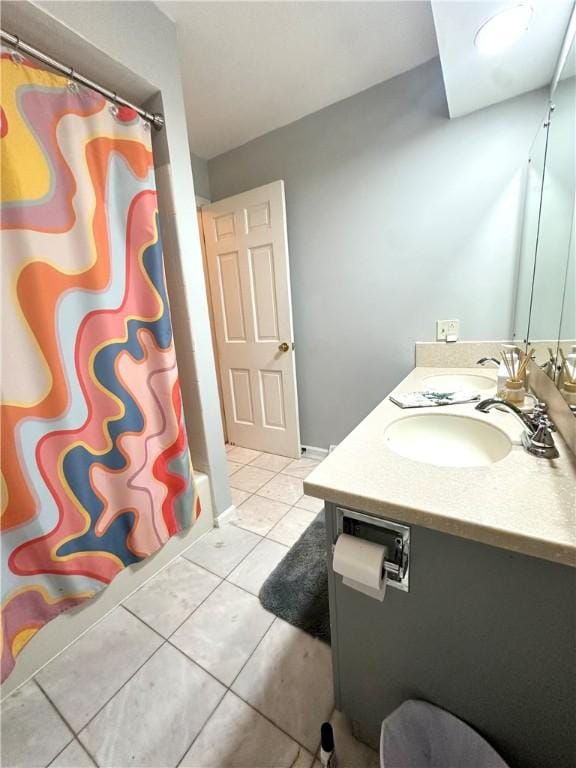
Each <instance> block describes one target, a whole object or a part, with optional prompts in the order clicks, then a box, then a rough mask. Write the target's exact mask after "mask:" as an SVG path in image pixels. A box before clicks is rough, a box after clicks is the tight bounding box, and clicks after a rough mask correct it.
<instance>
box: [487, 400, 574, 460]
mask: <svg viewBox="0 0 576 768" xmlns="http://www.w3.org/2000/svg"><path fill="white" fill-rule="evenodd" d="M497 406H499V407H500V408H502V407H504V408H507V409H508V410H510V411H512V413H514V414H515V415H516V416H517V417H518V418H519V419H520V421H521V422H522V424H523V425H524V427H525V430H524V432H523V433H522V438H521V439H522V445H523V446H524V450H525V451H528V453H531V454H532V455H533V456H538V457H540V458H544V459H557V458H558V456H559V453H558V449H557V448H556V446H555V445H554V437H553V436H552V432H555V431H556V427H555V426H554V424H553V423H552V422H551V420H550V417H549V416H548V412H547V411H548V408H547V406H546V404H545V403H537V404H536V405H535V406H534V410H533V411H532V413H530V414H527V413H523V412H522V411H521V410H520V409H519V408H517V407H516V406H515V405H514V404H513V403H509V402H508V401H507V400H501V399H500V398H499V397H489V398H488V399H487V400H482V401H481V402H480V403H478V405H477V406H476V410H477V411H480V412H481V413H488V411H490V410H491V409H492V408H496V407H497Z"/></svg>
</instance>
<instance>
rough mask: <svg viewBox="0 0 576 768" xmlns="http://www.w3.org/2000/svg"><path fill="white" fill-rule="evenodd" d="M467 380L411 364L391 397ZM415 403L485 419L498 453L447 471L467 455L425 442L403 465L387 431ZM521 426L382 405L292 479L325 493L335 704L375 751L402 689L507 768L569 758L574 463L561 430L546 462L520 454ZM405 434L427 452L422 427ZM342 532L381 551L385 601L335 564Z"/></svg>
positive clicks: (575, 675)
mask: <svg viewBox="0 0 576 768" xmlns="http://www.w3.org/2000/svg"><path fill="white" fill-rule="evenodd" d="M478 373H479V371H478V369H472V370H470V369H433V368H429V367H428V368H424V367H422V368H416V369H415V370H414V371H413V372H412V373H411V374H410V375H409V376H408V377H407V378H406V379H405V380H404V381H403V382H402V383H401V384H400V385H399V386H398V387H397V389H396V390H395V392H406V391H412V390H417V389H422V388H426V386H427V385H426V384H425V383H424V381H425V379H427V378H429V377H430V376H434V375H438V376H440V375H452V376H453V375H458V374H459V375H463V376H465V375H477V374H478ZM489 394H490V393H489V391H487V392H486V393H485V392H482V396H483V397H484V396H489ZM423 412H425V413H426V414H427V415H429V418H432V419H434V418H436V417H438V416H440V417H442V418H443V419H446V418H447V417H461V418H464V419H466V418H469V417H472V418H473V419H474V420H475V421H476V423H477V424H478V423H480V424H485V425H490V426H491V427H495V428H496V429H497V430H500V431H501V434H502V436H503V441H504V442H503V443H502V445H503V446H504V448H505V447H506V445H507V446H508V448H507V451H505V452H504V455H503V456H502V455H500V454H498V455H496V454H494V455H493V454H491V453H490V449H486V451H487V453H486V452H485V461H484V463H483V464H482V465H478V461H480V460H481V459H480V458H478V459H477V462H476V465H475V466H457V464H458V462H459V461H463V462H464V463H466V461H467V459H466V456H464V458H460V459H459V457H458V456H457V455H455V454H454V441H452V442H450V441H449V445H448V447H447V448H446V449H444V448H443V447H442V446H441V445H440V444H434V441H432V445H433V447H434V446H435V448H434V450H435V451H436V455H435V456H430V457H429V458H427V457H426V455H424V456H422V455H420V459H419V460H415V459H414V458H411V457H409V456H408V455H406V453H407V450H406V445H407V444H408V443H409V441H408V442H407V439H405V440H404V442H402V441H401V444H399V443H398V442H394V441H392V442H391V440H390V435H391V434H394V432H393V431H392V432H391V430H390V425H391V424H394V425H395V429H397V425H398V424H399V420H404V419H410V418H413V417H417V416H418V415H420V414H421V413H423ZM432 426H433V425H432ZM472 426H473V427H474V425H472ZM422 429H425V426H422ZM522 431H523V426H522V423H521V422H520V421H519V419H518V418H517V417H516V416H515V415H514V414H512V413H510V412H504V411H497V410H495V411H494V410H493V411H491V412H490V413H486V414H484V413H480V412H479V411H476V410H475V409H474V404H464V405H453V406H445V407H442V408H426V409H424V410H423V409H411V410H402V409H400V408H398V407H397V406H396V405H394V404H393V403H392V402H391V401H390V400H389V399H388V398H387V399H385V400H384V401H383V402H382V403H380V405H379V406H377V407H376V408H375V410H374V411H373V412H372V413H371V414H369V415H368V416H367V417H366V419H364V421H362V422H361V423H360V424H359V425H358V427H357V428H356V429H355V430H353V431H352V432H351V433H350V435H348V437H347V438H346V439H345V440H344V441H343V442H342V443H340V445H339V446H338V447H337V449H336V450H335V451H334V452H333V453H332V454H330V455H329V456H328V458H327V459H326V460H325V461H324V462H323V463H322V464H321V465H320V466H319V467H318V468H317V469H316V470H315V471H314V472H313V473H312V474H311V475H310V476H309V477H308V478H307V480H306V481H305V485H304V488H305V492H306V493H307V494H310V495H312V496H316V497H319V498H322V499H324V500H325V502H326V506H325V514H326V528H327V558H328V571H329V593H330V614H331V626H332V654H333V664H334V683H335V692H336V705H337V707H338V708H339V709H340V710H342V711H343V712H345V713H346V714H347V715H348V716H349V717H351V718H352V720H353V721H354V722H355V727H356V730H357V735H358V736H359V737H360V738H361V739H363V740H364V741H366V742H368V743H370V744H371V745H372V746H377V743H378V738H379V731H380V725H381V722H382V720H383V719H384V718H385V717H386V716H387V715H389V714H390V713H391V712H392V711H393V710H394V709H395V708H396V707H397V706H399V705H400V704H401V703H402V702H403V701H405V700H406V699H409V698H415V699H424V700H426V701H429V702H431V703H433V704H436V705H437V706H439V707H442V708H443V709H446V710H448V711H449V712H451V713H452V714H454V715H456V716H457V717H459V718H461V719H462V720H464V721H465V722H467V723H468V724H469V725H471V726H472V727H473V728H475V729H476V730H477V731H478V732H479V733H480V734H481V735H482V736H484V737H485V738H486V739H487V740H488V741H489V742H490V743H491V744H492V746H493V747H494V748H495V749H496V750H497V751H498V752H499V753H500V754H501V755H502V757H503V759H504V760H506V761H507V763H508V764H509V765H510V766H511V768H513V767H514V766H523V767H527V768H544V767H545V766H550V767H551V768H552V767H553V768H569V767H570V768H573V766H574V764H575V761H576V727H575V725H576V723H575V716H576V669H575V664H576V659H575V656H576V647H575V642H576V509H575V489H576V461H575V458H574V455H573V454H572V453H571V452H570V451H569V450H568V448H567V446H566V444H565V443H564V442H563V440H562V438H561V437H560V436H559V435H558V434H556V435H555V441H556V445H557V447H558V450H559V454H560V455H559V457H558V458H557V459H554V460H552V461H549V460H546V459H538V458H536V457H534V456H531V455H530V454H529V453H527V452H526V451H525V450H524V448H523V447H522V446H521V444H520V436H521V433H522ZM466 434H467V433H466V431H465V430H464V438H463V439H464V441H465V436H466ZM458 439H459V438H457V439H456V440H458ZM474 439H476V438H474ZM478 439H480V440H482V439H484V438H482V437H480V438H478ZM415 440H416V441H417V442H418V441H419V442H420V450H424V448H423V445H425V444H426V442H427V440H426V435H425V433H422V434H420V435H419V436H418V432H416V433H415ZM399 445H400V447H399ZM502 445H501V450H503V448H502ZM391 446H392V447H391ZM402 446H404V447H402ZM399 450H400V451H401V452H400V453H399V452H398V451H399ZM462 450H463V453H464V454H465V453H466V451H467V450H468V448H467V447H466V446H465V445H463V447H462ZM408 452H409V451H408ZM402 453H404V455H402ZM470 462H474V458H473V456H472V458H470V459H468V463H469V464H470ZM342 532H346V533H348V534H349V535H350V534H351V535H357V536H360V537H362V538H366V539H368V540H372V541H375V542H380V543H384V542H385V543H386V544H387V545H388V546H387V555H386V557H387V559H388V560H389V561H390V562H389V566H388V567H389V578H388V584H387V589H386V594H385V596H384V599H383V601H382V602H379V601H378V600H377V599H374V598H372V597H369V596H367V595H365V594H362V593H360V592H359V591H357V590H355V589H353V588H351V587H349V586H346V585H345V584H343V580H342V577H341V576H339V575H338V574H335V573H334V572H333V570H332V558H333V547H334V545H335V542H336V540H337V538H338V536H339V535H340V533H342Z"/></svg>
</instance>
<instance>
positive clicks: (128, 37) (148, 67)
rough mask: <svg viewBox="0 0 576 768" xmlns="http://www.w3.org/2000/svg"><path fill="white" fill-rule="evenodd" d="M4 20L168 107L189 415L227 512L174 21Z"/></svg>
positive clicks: (110, 9) (168, 207)
mask: <svg viewBox="0 0 576 768" xmlns="http://www.w3.org/2000/svg"><path fill="white" fill-rule="evenodd" d="M2 23H3V26H5V27H6V28H7V29H8V30H10V31H12V32H14V33H15V34H18V35H19V36H20V37H22V39H23V40H26V41H30V42H31V43H32V44H35V45H37V46H38V47H41V48H42V49H43V50H45V51H46V52H48V53H50V54H51V55H53V56H56V57H58V58H60V57H65V58H66V63H68V64H70V65H71V66H73V67H74V68H75V69H77V70H78V71H79V72H82V73H85V74H87V75H88V76H89V77H93V78H94V79H96V80H98V81H99V82H101V83H103V84H104V85H106V86H107V87H109V88H111V89H112V90H117V91H118V93H119V94H120V95H122V96H124V97H126V98H128V99H133V100H134V101H137V102H139V103H142V102H145V101H146V99H148V101H146V103H147V104H148V105H149V106H150V107H152V106H153V107H154V108H155V109H160V110H162V111H163V113H164V117H165V119H166V126H165V128H164V129H163V130H162V131H161V132H159V133H155V134H153V140H154V157H155V161H156V165H157V166H158V165H160V167H161V168H162V169H164V171H165V170H166V168H167V167H168V166H169V167H170V169H171V180H170V183H169V184H168V185H167V184H165V183H163V180H164V178H165V176H166V173H164V172H163V171H160V169H159V168H157V171H160V178H159V180H160V185H159V200H160V208H161V209H162V213H163V221H162V222H161V228H162V237H163V241H164V242H163V245H164V255H165V265H166V275H167V282H168V291H169V294H170V303H171V311H172V321H173V327H174V340H175V346H176V355H177V359H178V368H179V373H180V383H181V385H182V398H183V404H184V414H185V418H186V428H187V432H188V436H189V442H190V449H191V453H192V461H193V462H194V464H195V467H196V469H199V470H201V471H203V472H206V473H207V474H209V475H210V481H211V486H212V496H213V501H214V508H215V512H216V514H218V513H221V512H223V511H224V510H225V509H227V508H228V507H229V506H230V504H231V498H230V485H229V482H228V474H227V465H226V457H225V450H224V437H223V432H222V422H221V418H220V406H219V398H218V387H217V381H216V372H215V367H214V357H213V351H212V339H211V333H210V323H209V317H208V306H207V300H206V291H205V288H204V272H203V265H202V253H201V250H200V240H199V237H198V224H197V220H196V215H195V203H194V196H195V193H194V184H193V180H192V170H191V165H190V152H189V148H188V137H187V126H186V115H185V110H184V95H183V92H182V83H181V79H180V66H179V62H178V54H177V47H176V29H175V26H174V24H173V22H172V21H171V20H170V19H169V18H168V17H167V16H166V15H164V14H163V13H162V12H161V11H160V10H159V9H158V8H157V7H156V5H154V3H152V2H123V1H122V0H116V2H104V1H102V2H98V4H97V10H95V4H94V3H93V2H58V1H54V0H50V1H47V2H34V3H31V2H16V3H3V5H2ZM63 52H65V54H64V53H63ZM154 94H155V95H154ZM160 187H162V188H160ZM166 187H168V189H167V190H166ZM191 213H192V215H191Z"/></svg>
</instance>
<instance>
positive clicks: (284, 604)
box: [259, 512, 330, 644]
mask: <svg viewBox="0 0 576 768" xmlns="http://www.w3.org/2000/svg"><path fill="white" fill-rule="evenodd" d="M259 597H260V602H261V603H262V605H263V606H264V608H266V610H267V611H270V612H271V613H273V614H275V615H276V616H278V617H279V618H281V619H284V621H287V622H288V623H289V624H292V625H293V626H294V627H298V629H302V630H304V632H308V634H309V635H312V636H313V637H317V638H318V639H319V640H323V641H324V642H325V643H328V644H330V609H329V607H328V572H327V569H326V526H325V524H324V512H320V514H319V515H318V516H317V517H316V518H315V519H314V520H313V521H312V522H311V523H310V525H309V526H308V528H306V530H305V531H304V533H303V534H302V536H301V537H300V538H299V539H298V541H297V542H296V543H295V544H294V546H293V547H292V548H291V549H290V551H289V552H288V554H287V555H286V556H285V557H284V559H283V560H281V561H280V563H278V565H277V566H276V568H275V569H274V570H273V571H272V573H271V574H270V576H268V578H267V579H266V581H265V582H264V584H263V585H262V589H261V590H260V595H259Z"/></svg>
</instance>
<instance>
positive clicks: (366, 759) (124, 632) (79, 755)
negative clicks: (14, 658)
mask: <svg viewBox="0 0 576 768" xmlns="http://www.w3.org/2000/svg"><path fill="white" fill-rule="evenodd" d="M227 456H228V460H229V470H230V473H231V482H232V485H233V486H234V485H235V484H237V485H238V487H237V488H236V487H233V488H232V491H233V499H234V503H235V505H236V506H237V507H238V516H237V519H236V520H235V523H234V524H229V525H225V526H223V527H222V528H215V529H214V530H213V531H211V532H210V533H208V534H207V535H205V536H204V537H203V538H202V539H201V540H200V541H198V542H196V543H195V544H193V545H192V546H191V547H190V548H189V549H188V550H187V551H186V552H184V553H183V555H182V556H181V557H179V558H177V559H176V560H174V561H173V562H172V563H170V564H169V565H168V566H167V567H166V568H164V569H163V570H162V571H161V572H160V573H158V574H157V575H156V576H155V577H154V578H153V579H151V580H150V581H148V582H147V583H146V584H144V585H143V586H142V587H141V588H140V589H139V590H138V591H137V592H136V593H135V594H133V595H132V596H130V597H129V598H128V599H127V600H126V601H125V605H123V606H119V607H117V608H116V609H114V611H112V613H110V614H109V615H108V616H107V617H106V618H105V619H103V620H102V621H101V622H100V623H99V624H97V625H96V626H94V627H93V628H92V629H91V630H90V631H89V632H87V633H86V634H85V635H83V636H82V637H81V638H79V639H78V640H77V641H76V642H75V643H74V644H73V645H72V646H70V647H69V648H68V649H66V650H65V651H64V652H63V653H62V654H61V655H60V656H58V657H57V658H55V659H54V660H53V661H52V662H51V663H50V664H48V665H47V666H46V667H45V668H44V669H42V670H41V671H40V673H39V674H38V675H37V678H36V680H32V681H30V682H28V683H26V684H25V685H24V686H22V687H21V688H20V689H19V690H18V691H16V693H14V694H13V695H12V696H10V697H9V698H8V699H7V700H6V702H4V704H3V706H2V766H3V768H9V767H11V766H14V767H15V766H18V768H32V767H33V766H34V767H35V766H39V767H40V768H44V767H45V766H48V765H49V764H50V765H51V766H55V767H56V768H93V766H101V767H102V768H125V767H126V766H133V767H134V768H138V767H140V766H141V767H142V768H144V767H146V766H147V767H149V768H177V766H184V767H185V768H311V766H312V763H314V765H315V766H316V765H317V764H318V762H317V751H318V747H319V740H320V725H321V723H322V722H323V721H324V720H328V719H331V722H332V724H333V726H334V730H335V735H336V744H337V749H338V756H339V759H340V763H339V765H340V767H341V768H376V766H377V765H378V756H377V755H376V753H375V752H372V750H369V749H368V748H367V747H365V746H364V745H363V744H360V743H359V742H357V741H356V740H355V739H354V737H353V736H352V732H351V730H350V727H349V723H348V721H347V720H346V718H345V717H344V716H343V715H341V714H340V713H338V712H334V702H333V693H332V666H331V654H330V649H329V648H328V646H326V645H324V644H323V643H321V642H319V641H318V640H315V639H313V638H312V637H310V636H309V635H307V634H305V633H304V632H301V631H300V630H298V629H295V628H294V627H292V626H290V625H289V624H286V622H284V621H282V620H281V619H278V618H275V617H274V616H273V615H272V614H270V613H268V612H267V611H266V610H265V609H264V608H263V607H262V606H261V604H260V601H259V600H258V597H257V595H258V592H259V590H260V587H261V585H262V584H263V582H264V581H265V579H266V578H267V577H268V575H269V574H270V573H271V572H272V570H273V569H274V568H275V567H276V565H277V564H278V563H279V562H280V560H281V559H282V558H283V557H284V556H285V554H286V553H287V552H288V549H289V547H291V546H292V545H293V544H294V543H295V542H296V541H297V539H298V538H299V536H300V535H301V534H302V533H303V532H304V530H305V529H306V528H307V526H308V525H309V524H310V523H311V522H312V520H313V519H314V517H315V516H316V515H317V514H318V512H319V511H320V510H321V508H322V504H321V502H319V501H318V500H317V499H312V498H311V497H308V496H305V495H303V491H302V480H303V479H304V477H306V475H307V474H308V473H309V472H310V471H311V469H313V467H314V466H316V463H317V462H315V461H312V460H310V459H299V460H292V459H287V458H285V457H282V456H274V455H272V454H266V453H260V452H258V451H252V450H251V449H247V448H238V447H233V446H227ZM235 478H238V480H236V479H235Z"/></svg>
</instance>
